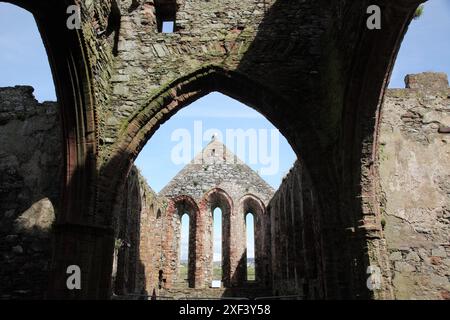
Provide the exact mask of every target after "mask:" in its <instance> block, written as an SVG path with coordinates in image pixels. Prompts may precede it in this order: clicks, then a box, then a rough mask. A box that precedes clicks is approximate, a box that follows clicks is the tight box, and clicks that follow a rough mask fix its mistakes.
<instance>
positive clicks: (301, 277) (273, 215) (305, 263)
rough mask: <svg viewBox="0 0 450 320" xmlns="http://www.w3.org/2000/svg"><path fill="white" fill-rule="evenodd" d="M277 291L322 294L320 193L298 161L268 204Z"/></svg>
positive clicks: (279, 292) (279, 293) (280, 292)
mask: <svg viewBox="0 0 450 320" xmlns="http://www.w3.org/2000/svg"><path fill="white" fill-rule="evenodd" d="M267 213H268V217H269V219H270V220H267V222H266V223H267V224H266V225H265V229H266V230H267V231H266V233H267V234H270V240H271V245H270V247H269V248H266V249H267V250H268V251H269V252H270V258H271V261H270V262H271V268H270V269H271V270H270V272H271V280H272V288H273V293H274V295H300V296H301V297H303V298H305V299H312V298H323V297H324V291H323V287H322V283H323V279H322V276H323V274H322V270H323V267H322V258H321V257H322V249H321V248H322V240H321V238H320V226H321V223H320V216H319V214H320V210H319V204H318V199H317V194H316V193H315V191H314V188H313V186H312V183H311V181H310V178H309V176H308V174H307V173H306V171H305V169H304V168H303V167H302V165H301V164H300V162H299V161H297V162H296V163H295V164H294V166H293V167H292V169H291V170H290V172H289V174H288V175H287V176H286V177H285V178H284V179H283V182H282V184H281V186H280V188H279V189H278V191H277V192H276V193H275V195H274V197H273V198H272V200H271V201H270V203H269V205H268V207H267Z"/></svg>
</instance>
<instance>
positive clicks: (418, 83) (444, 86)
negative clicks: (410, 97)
mask: <svg viewBox="0 0 450 320" xmlns="http://www.w3.org/2000/svg"><path fill="white" fill-rule="evenodd" d="M404 81H405V87H404V88H388V89H387V90H386V92H387V93H395V92H399V91H402V92H413V91H449V90H450V87H449V81H448V76H447V74H446V73H444V72H421V73H415V74H407V75H406V76H405V79H404Z"/></svg>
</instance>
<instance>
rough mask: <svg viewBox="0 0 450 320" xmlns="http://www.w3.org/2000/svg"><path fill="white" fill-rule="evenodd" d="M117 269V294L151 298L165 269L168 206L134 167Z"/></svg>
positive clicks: (119, 231)
mask: <svg viewBox="0 0 450 320" xmlns="http://www.w3.org/2000/svg"><path fill="white" fill-rule="evenodd" d="M119 201H120V203H121V205H120V213H119V215H118V220H117V221H116V228H115V229H116V243H115V254H114V266H113V293H114V294H115V295H121V296H127V295H130V294H138V295H151V294H152V293H153V290H157V289H158V286H159V283H158V280H159V279H158V276H159V274H158V271H159V270H160V269H161V267H160V265H161V262H160V260H161V254H162V253H161V250H162V249H161V248H162V247H161V245H162V242H163V239H162V238H161V221H160V220H161V215H160V216H159V217H158V211H159V212H161V210H164V203H163V201H161V200H160V199H159V198H157V195H156V194H155V192H154V191H153V190H152V189H151V188H150V187H149V186H148V184H147V182H146V180H145V179H144V178H143V177H142V175H141V174H140V172H139V170H138V169H137V168H136V167H134V166H133V167H132V169H131V171H130V173H129V175H128V178H127V181H126V184H125V190H124V192H123V193H121V195H120V199H119Z"/></svg>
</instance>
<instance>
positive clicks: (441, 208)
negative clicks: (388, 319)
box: [379, 73, 450, 299]
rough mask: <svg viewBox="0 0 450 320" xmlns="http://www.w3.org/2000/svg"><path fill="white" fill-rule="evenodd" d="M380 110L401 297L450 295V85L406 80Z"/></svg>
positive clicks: (387, 219) (384, 180)
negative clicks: (401, 87) (403, 87)
mask: <svg viewBox="0 0 450 320" xmlns="http://www.w3.org/2000/svg"><path fill="white" fill-rule="evenodd" d="M406 84H407V88H406V89H392V90H388V91H387V94H386V97H385V102H384V106H383V111H382V121H381V128H380V138H379V141H380V146H379V174H380V180H381V181H380V182H381V188H382V193H383V196H384V203H383V204H382V207H383V217H384V222H383V223H384V224H385V227H384V231H385V237H386V242H387V247H388V250H389V254H390V256H389V260H390V263H391V268H392V270H391V271H392V279H393V287H394V293H395V296H396V298H397V299H450V282H449V279H450V161H449V159H450V135H449V134H448V133H447V134H446V133H444V131H445V130H446V128H447V132H448V128H449V127H450V89H449V87H448V81H447V76H446V75H445V74H434V73H424V74H419V75H410V76H407V78H406Z"/></svg>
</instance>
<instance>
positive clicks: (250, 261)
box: [245, 212, 256, 281]
mask: <svg viewBox="0 0 450 320" xmlns="http://www.w3.org/2000/svg"><path fill="white" fill-rule="evenodd" d="M245 231H246V241H247V250H246V253H247V254H246V255H247V262H246V263H247V281H255V280H256V272H255V217H254V215H253V213H251V212H249V213H247V216H246V218H245Z"/></svg>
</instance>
